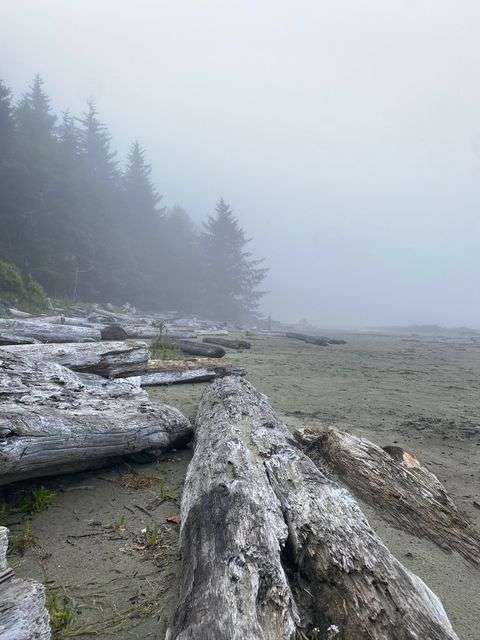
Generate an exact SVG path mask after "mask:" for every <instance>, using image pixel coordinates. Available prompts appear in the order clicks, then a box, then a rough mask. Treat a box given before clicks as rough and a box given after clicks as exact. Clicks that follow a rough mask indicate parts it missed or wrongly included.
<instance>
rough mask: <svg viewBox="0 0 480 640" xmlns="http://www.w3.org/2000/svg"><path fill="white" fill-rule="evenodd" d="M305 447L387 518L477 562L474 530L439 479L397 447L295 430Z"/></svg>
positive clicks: (479, 548) (479, 540)
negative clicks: (382, 446)
mask: <svg viewBox="0 0 480 640" xmlns="http://www.w3.org/2000/svg"><path fill="white" fill-rule="evenodd" d="M297 435H298V438H299V441H300V442H301V443H302V445H303V447H304V450H305V452H306V453H307V454H308V455H309V456H310V457H311V458H312V459H313V460H314V461H315V462H320V464H324V463H325V462H326V463H327V464H328V466H329V468H330V469H331V470H332V471H333V472H334V473H335V474H336V475H337V476H338V477H339V478H340V479H341V481H342V482H344V483H345V484H346V485H348V487H349V488H350V489H351V490H352V491H353V493H355V495H357V496H358V497H359V498H360V499H362V500H365V502H367V503H368V504H370V505H371V506H373V507H374V508H375V509H376V510H377V511H378V513H379V515H381V516H382V517H383V518H384V519H385V520H386V521H388V522H389V523H390V524H393V525H394V526H396V527H399V528H401V529H403V530H404V531H407V532H408V533H411V534H413V535H415V536H417V537H421V538H427V539H428V540H431V541H432V542H434V543H435V544H436V545H438V546H439V547H441V548H442V549H444V550H446V551H457V552H458V553H459V554H460V555H461V556H463V557H464V558H465V560H467V561H468V562H470V563H472V564H474V565H476V566H479V565H480V532H478V531H477V530H476V529H475V528H474V527H473V526H472V524H471V523H470V522H469V521H468V520H467V519H466V518H465V516H464V515H463V514H462V513H461V512H460V511H459V510H458V508H457V506H456V505H455V503H454V502H453V500H452V499H451V498H450V496H449V495H448V494H447V491H446V490H445V488H444V487H443V485H442V484H441V482H440V481H439V480H438V478H437V477H436V476H435V475H434V474H433V473H432V472H431V471H429V470H428V469H427V468H426V467H424V466H422V465H421V464H420V462H419V461H418V460H417V459H416V458H415V457H414V456H413V455H412V454H410V453H408V452H406V451H404V450H403V449H401V448H400V447H385V448H384V449H382V448H381V447H379V446H378V445H376V444H374V443H373V442H370V441H369V440H366V439H365V438H359V437H357V436H354V435H352V434H349V433H345V432H343V431H338V430H336V429H328V430H325V431H316V430H313V429H303V430H301V431H298V432H297Z"/></svg>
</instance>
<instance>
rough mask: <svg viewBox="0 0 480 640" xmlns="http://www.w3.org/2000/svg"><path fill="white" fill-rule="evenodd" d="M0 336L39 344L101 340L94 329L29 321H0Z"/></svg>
mask: <svg viewBox="0 0 480 640" xmlns="http://www.w3.org/2000/svg"><path fill="white" fill-rule="evenodd" d="M0 334H3V335H4V334H13V335H14V336H16V337H20V338H33V339H34V340H38V341H39V342H92V341H95V340H100V338H101V336H100V331H99V330H98V329H96V328H94V327H77V326H70V325H63V324H51V323H48V322H34V321H31V320H0Z"/></svg>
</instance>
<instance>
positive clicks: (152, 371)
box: [129, 358, 245, 387]
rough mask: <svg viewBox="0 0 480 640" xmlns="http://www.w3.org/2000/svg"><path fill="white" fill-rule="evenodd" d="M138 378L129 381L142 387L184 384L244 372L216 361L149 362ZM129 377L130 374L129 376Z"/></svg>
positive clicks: (208, 359) (196, 359) (240, 374)
mask: <svg viewBox="0 0 480 640" xmlns="http://www.w3.org/2000/svg"><path fill="white" fill-rule="evenodd" d="M139 374H140V375H138V376H135V377H129V380H131V381H133V382H135V383H136V384H139V385H140V386H142V387H148V386H157V385H165V384H180V383H185V382H209V381H210V380H214V379H215V378H222V377H225V376H232V375H236V376H244V375H245V370H244V369H242V368H240V367H236V366H234V365H232V364H230V363H227V362H222V363H219V362H218V360H216V359H211V358H195V359H192V360H150V361H149V362H148V364H147V365H146V367H144V368H143V369H142V370H140V371H139ZM129 375H130V374H129Z"/></svg>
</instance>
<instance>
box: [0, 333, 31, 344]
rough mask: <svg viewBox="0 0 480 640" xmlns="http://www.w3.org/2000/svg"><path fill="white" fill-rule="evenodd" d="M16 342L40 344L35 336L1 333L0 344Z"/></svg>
mask: <svg viewBox="0 0 480 640" xmlns="http://www.w3.org/2000/svg"><path fill="white" fill-rule="evenodd" d="M10 344H12V345H15V344H40V343H39V341H38V340H35V339H34V338H25V337H21V336H16V335H13V334H12V333H0V346H3V345H10Z"/></svg>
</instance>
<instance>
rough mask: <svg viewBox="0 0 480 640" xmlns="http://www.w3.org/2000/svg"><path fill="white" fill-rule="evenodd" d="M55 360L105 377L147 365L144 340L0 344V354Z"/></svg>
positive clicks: (133, 372)
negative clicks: (128, 341) (5, 345)
mask: <svg viewBox="0 0 480 640" xmlns="http://www.w3.org/2000/svg"><path fill="white" fill-rule="evenodd" d="M5 352H8V353H13V354H16V355H19V356H20V357H24V358H28V359H33V360H40V361H48V362H56V363H57V364H61V365H62V366H64V367H68V368H69V369H73V370H74V371H81V372H83V373H96V374H98V375H101V376H104V377H107V378H116V377H119V376H125V375H129V374H131V375H136V374H137V373H139V372H140V371H143V370H145V369H146V367H147V363H148V348H147V345H146V344H145V343H144V342H140V343H137V344H133V345H129V344H126V343H125V342H79V343H72V342H70V343H66V344H34V345H19V346H7V347H0V357H1V354H2V353H5Z"/></svg>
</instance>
